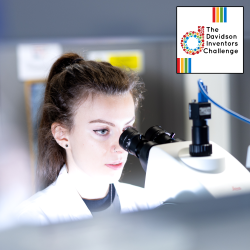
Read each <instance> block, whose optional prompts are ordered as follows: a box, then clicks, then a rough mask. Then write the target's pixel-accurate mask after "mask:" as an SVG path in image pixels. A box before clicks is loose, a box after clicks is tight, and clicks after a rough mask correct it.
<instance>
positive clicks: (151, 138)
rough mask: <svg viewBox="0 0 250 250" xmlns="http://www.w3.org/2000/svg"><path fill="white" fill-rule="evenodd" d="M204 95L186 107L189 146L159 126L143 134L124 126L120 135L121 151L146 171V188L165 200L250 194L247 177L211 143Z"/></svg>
mask: <svg viewBox="0 0 250 250" xmlns="http://www.w3.org/2000/svg"><path fill="white" fill-rule="evenodd" d="M206 98H207V97H206V96H205V97H202V98H201V97H199V101H200V102H198V103H196V102H195V101H192V102H191V103H190V104H189V118H190V119H192V120H193V127H192V142H191V141H181V140H180V139H175V138H174V133H167V132H166V131H165V132H164V130H163V129H162V128H161V127H159V126H154V127H152V128H150V129H149V130H148V131H147V132H146V133H145V136H144V135H141V134H140V133H139V132H138V131H136V130H135V129H134V128H128V129H127V130H125V131H124V132H123V134H122V135H121V137H120V140H119V143H120V146H121V147H122V148H124V150H126V151H128V152H129V153H130V154H132V155H134V156H136V157H138V158H139V160H140V163H141V165H142V167H143V169H144V170H145V171H146V180H145V189H146V190H147V191H148V192H149V193H152V194H154V195H155V196H157V197H158V199H159V200H161V201H163V202H170V201H174V202H175V203H176V202H177V203H178V202H180V203H182V202H188V201H191V200H197V199H198V200H199V199H204V198H212V199H213V198H220V197H223V196H228V195H235V194H243V193H248V192H250V174H249V172H248V171H247V169H246V168H245V167H244V166H243V165H242V164H241V163H240V162H239V161H238V160H237V159H236V158H234V157H233V156H232V155H231V154H230V153H228V152H227V151H226V150H224V149H223V148H222V147H220V146H219V145H217V144H216V143H214V142H211V141H210V142H209V127H208V125H207V119H209V118H211V106H210V103H208V102H207V99H206ZM204 101H205V102H204Z"/></svg>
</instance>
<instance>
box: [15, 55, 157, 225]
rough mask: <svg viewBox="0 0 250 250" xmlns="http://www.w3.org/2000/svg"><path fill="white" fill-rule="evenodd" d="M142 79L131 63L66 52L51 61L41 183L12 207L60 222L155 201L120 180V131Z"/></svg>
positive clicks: (130, 116)
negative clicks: (115, 63)
mask: <svg viewBox="0 0 250 250" xmlns="http://www.w3.org/2000/svg"><path fill="white" fill-rule="evenodd" d="M143 90H144V84H143V83H141V82H139V78H138V76H137V75H136V74H135V73H134V72H131V71H125V70H121V69H119V68H117V67H113V66H112V65H111V64H109V63H107V62H95V61H85V60H84V59H83V58H81V57H80V56H79V55H77V54H74V53H68V54H64V55H63V56H61V57H60V58H59V59H58V60H57V61H56V62H55V63H54V64H53V66H52V68H51V71H50V74H49V77H48V81H47V86H46V90H45V96H44V103H43V108H42V117H41V123H40V128H39V139H38V140H39V142H38V144H39V145H38V149H39V150H38V151H39V156H38V176H39V179H40V180H42V182H41V183H42V184H43V186H44V187H46V188H45V189H44V190H42V191H40V192H38V193H36V194H35V195H34V196H32V197H31V198H30V199H28V200H27V201H25V202H24V203H23V204H22V205H21V206H20V208H19V218H20V219H21V220H24V221H25V222H31V223H35V224H49V223H56V222H64V221H70V220H77V219H83V218H91V217H93V216H97V215H102V214H106V213H125V212H133V211H138V210H144V209H150V208H154V207H156V206H159V205H160V202H158V201H157V200H156V199H155V198H154V197H150V196H148V195H147V194H146V192H145V190H144V189H142V188H139V187H135V186H132V185H129V184H123V183H119V182H118V180H119V178H120V176H121V173H122V170H123V167H124V165H125V163H126V160H127V155H128V153H127V152H126V151H124V150H123V149H122V148H121V147H120V146H119V137H120V135H121V133H122V132H123V131H124V130H125V129H126V128H127V127H129V126H133V123H134V121H135V109H136V108H137V107H138V105H139V104H140V101H141V100H142V98H143V96H142V92H143Z"/></svg>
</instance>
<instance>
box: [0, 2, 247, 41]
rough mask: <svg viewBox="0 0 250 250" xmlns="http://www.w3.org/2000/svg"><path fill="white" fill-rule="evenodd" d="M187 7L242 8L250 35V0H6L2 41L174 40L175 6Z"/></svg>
mask: <svg viewBox="0 0 250 250" xmlns="http://www.w3.org/2000/svg"><path fill="white" fill-rule="evenodd" d="M187 5H188V6H207V5H209V6H244V7H245V16H244V20H245V26H244V28H245V36H250V26H249V25H248V24H249V23H250V16H249V12H250V2H249V1H248V0H238V1H233V0H227V1H226V0H210V1H209V2H204V1H199V0H192V1H184V0H176V1H169V0H155V1H148V0H147V1H145V0H127V1H116V0H105V1H101V0H84V1H82V0H71V1H67V0H63V1H61V0H43V1H34V0H22V1H17V0H2V1H1V2H0V8H1V9H2V10H3V11H1V12H0V13H2V14H3V15H2V16H1V19H2V20H3V21H4V27H5V29H4V31H3V38H4V39H33V38H36V39H41V38H67V37H103V36H106V37H108V36H171V37H175V32H176V31H175V25H176V23H175V20H176V6H187ZM1 19H0V20H1Z"/></svg>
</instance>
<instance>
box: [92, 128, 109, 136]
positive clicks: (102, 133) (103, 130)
mask: <svg viewBox="0 0 250 250" xmlns="http://www.w3.org/2000/svg"><path fill="white" fill-rule="evenodd" d="M94 132H95V133H96V134H98V135H101V136H103V135H107V134H108V132H109V131H108V130H107V129H100V130H94Z"/></svg>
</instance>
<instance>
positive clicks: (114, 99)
mask: <svg viewBox="0 0 250 250" xmlns="http://www.w3.org/2000/svg"><path fill="white" fill-rule="evenodd" d="M134 120H135V107H134V101H133V98H132V95H131V94H130V93H128V94H125V95H122V96H105V95H98V96H96V97H94V98H93V99H92V98H91V97H89V98H88V99H87V100H86V101H85V102H83V104H82V105H81V106H80V107H79V108H78V109H77V111H76V114H75V117H74V126H73V129H72V130H71V132H70V133H69V137H68V138H69V139H68V140H69V148H68V149H67V150H66V152H67V163H68V167H69V171H71V168H75V169H77V170H80V171H83V172H84V173H85V174H87V175H88V176H89V177H92V178H95V179H96V180H97V179H98V180H100V181H105V182H109V183H112V182H114V181H117V180H119V178H120V176H121V173H122V170H123V167H124V165H125V163H126V160H127V156H128V153H127V152H126V151H125V150H123V149H122V148H121V147H120V145H119V137H120V135H121V134H122V132H123V131H124V129H126V128H127V127H129V126H132V125H133V123H134Z"/></svg>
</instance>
